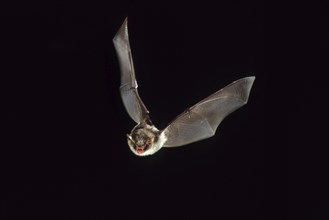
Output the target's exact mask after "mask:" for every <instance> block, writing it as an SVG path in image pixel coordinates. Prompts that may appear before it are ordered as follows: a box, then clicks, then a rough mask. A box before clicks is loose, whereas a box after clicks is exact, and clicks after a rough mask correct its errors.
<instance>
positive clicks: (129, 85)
mask: <svg viewBox="0 0 329 220" xmlns="http://www.w3.org/2000/svg"><path fill="white" fill-rule="evenodd" d="M127 25H128V19H127V18H126V19H125V21H124V22H123V24H122V26H121V27H120V29H119V31H118V32H117V34H116V35H115V37H114V38H113V43H114V47H115V50H116V52H117V55H118V59H119V66H120V71H121V85H120V92H121V98H122V101H123V104H124V106H125V108H126V110H127V112H128V114H129V116H130V117H131V118H132V119H133V120H134V121H135V122H136V123H140V122H142V121H143V120H145V119H148V117H149V116H148V110H147V109H146V107H145V105H144V103H143V101H142V100H141V98H140V97H139V95H138V91H137V86H138V85H137V81H136V77H135V70H134V65H133V59H132V55H131V49H130V44H129V37H128V26H127Z"/></svg>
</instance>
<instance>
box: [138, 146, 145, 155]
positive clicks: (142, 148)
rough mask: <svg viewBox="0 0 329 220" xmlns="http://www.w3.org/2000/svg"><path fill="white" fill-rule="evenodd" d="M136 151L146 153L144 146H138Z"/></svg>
mask: <svg viewBox="0 0 329 220" xmlns="http://www.w3.org/2000/svg"><path fill="white" fill-rule="evenodd" d="M136 151H137V153H138V154H142V153H144V146H137V148H136Z"/></svg>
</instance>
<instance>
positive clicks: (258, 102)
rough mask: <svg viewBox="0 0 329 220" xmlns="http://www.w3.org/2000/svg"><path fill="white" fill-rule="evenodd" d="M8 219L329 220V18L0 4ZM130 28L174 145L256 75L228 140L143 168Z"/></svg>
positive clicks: (260, 7) (244, 8)
mask: <svg viewBox="0 0 329 220" xmlns="http://www.w3.org/2000/svg"><path fill="white" fill-rule="evenodd" d="M0 10H1V11H0V12H1V13H0V15H1V26H0V28H1V30H0V34H1V38H0V40H1V48H0V51H1V52H0V53H1V61H0V62H1V66H0V73H1V84H3V86H2V88H3V92H2V95H4V98H3V99H2V101H1V108H2V109H5V111H4V113H3V116H4V123H2V125H3V126H4V132H3V137H4V138H2V140H3V141H4V142H3V144H1V154H0V155H1V158H2V159H1V168H0V171H1V191H0V192H1V194H0V198H1V218H4V219H5V218H12V219H22V217H25V218H26V217H34V218H37V217H40V218H42V219H69V218H77V219H88V218H94V219H98V218H104V219H105V218H106V219H127V217H129V218H133V219H145V218H146V219H194V218H195V219H220V218H222V219H247V218H252V219H295V218H296V219H297V218H298V219H328V39H327V38H328V15H327V7H326V6H325V4H324V1H323V2H315V1H300V2H299V3H298V4H293V5H292V4H291V5H289V4H277V5H275V4H273V5H271V4H265V3H263V2H261V1H230V2H225V3H221V2H219V3H216V4H215V3H210V2H208V1H196V2H194V3H192V2H187V1H186V2H175V1H173V2H170V1H157V2H156V1H154V2H151V3H149V2H146V1H139V2H137V1H117V2H115V1H104V2H93V3H88V4H84V3H76V4H68V3H65V4H64V3H56V2H48V3H37V2H34V3H16V4H14V3H11V4H5V3H1V7H0ZM126 16H129V35H130V43H131V47H132V52H133V58H134V64H135V68H136V73H137V78H138V82H139V93H140V95H141V97H142V99H143V101H144V103H145V104H146V105H147V107H148V109H149V110H150V112H151V119H152V121H153V122H154V123H155V125H157V126H158V127H159V128H160V129H161V128H164V126H165V125H166V124H167V123H168V122H169V121H170V120H171V119H173V118H174V117H175V116H176V115H177V114H179V113H181V112H182V111H183V110H184V109H185V108H186V107H188V106H191V105H193V104H195V103H196V102H197V101H199V100H200V99H202V98H204V97H206V96H207V95H209V94H211V93H213V92H215V91H216V90H218V89H220V88H222V87H224V86H225V85H227V84H229V83H230V82H232V81H234V80H237V79H239V78H242V77H245V76H250V75H255V76H256V81H255V84H254V86H253V88H252V91H251V94H250V99H249V103H248V104H247V105H246V106H244V107H243V108H241V109H239V110H238V111H236V112H234V113H233V114H232V115H230V116H229V117H228V118H227V119H226V120H225V121H223V123H222V124H221V125H220V127H219V129H218V132H217V134H216V135H215V136H214V137H213V138H211V139H208V140H205V141H201V142H197V143H194V144H191V145H189V146H187V147H182V148H175V149H162V150H160V151H159V152H158V153H156V154H155V155H153V156H150V157H143V158H140V157H136V156H135V155H133V154H132V153H131V152H130V150H129V148H128V145H127V143H126V133H129V132H130V130H131V129H132V128H133V126H134V122H133V121H132V120H131V119H130V118H129V117H128V114H127V113H126V112H125V109H124V107H123V104H122V102H121V98H120V94H119V89H118V87H119V84H120V73H119V67H118V62H117V57H116V54H115V51H114V47H113V45H112V38H113V36H114V35H115V33H116V31H117V30H118V28H119V27H120V25H121V24H122V22H123V20H124V18H125V17H126Z"/></svg>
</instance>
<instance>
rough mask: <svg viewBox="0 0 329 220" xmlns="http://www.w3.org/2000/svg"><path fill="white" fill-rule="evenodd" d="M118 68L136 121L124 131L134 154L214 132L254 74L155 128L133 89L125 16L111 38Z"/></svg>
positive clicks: (241, 100) (242, 100) (243, 98)
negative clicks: (127, 130) (164, 124)
mask: <svg viewBox="0 0 329 220" xmlns="http://www.w3.org/2000/svg"><path fill="white" fill-rule="evenodd" d="M113 43H114V47H115V50H116V53H117V56H118V60H119V67H120V71H121V85H120V93H121V98H122V101H123V104H124V106H125V108H126V110H127V112H128V114H129V116H130V117H131V118H132V119H133V120H134V121H135V122H136V123H137V125H136V126H135V127H134V128H133V129H132V131H131V133H130V134H127V140H128V145H129V147H130V149H131V151H132V152H133V153H134V154H135V155H137V156H147V155H152V154H154V153H156V152H157V151H159V150H160V149H161V148H162V147H179V146H183V145H187V144H190V143H193V142H196V141H200V140H203V139H206V138H209V137H212V136H214V135H215V132H216V129H217V127H218V126H219V124H220V123H221V122H222V121H223V119H224V118H225V117H226V116H228V115H229V114H230V113H232V112H233V111H235V110H237V109H238V108H240V107H242V106H243V105H245V104H246V103H247V102H248V98H249V93H250V90H251V87H252V85H253V82H254V80H255V77H254V76H250V77H245V78H242V79H239V80H237V81H234V82H233V83H231V84H229V85H227V86H226V87H224V88H222V89H220V90H219V91H217V92H215V93H213V94H212V95H210V96H208V97H207V98H205V99H203V100H201V101H200V102H198V103H197V104H195V105H194V106H192V107H190V108H188V109H186V110H185V111H184V112H183V113H181V114H180V115H178V116H177V117H176V118H175V119H174V120H173V121H172V122H170V123H169V124H168V125H167V127H166V128H164V129H163V130H159V129H158V128H156V127H155V126H154V125H153V123H152V122H151V119H150V116H149V111H148V110H147V108H146V107H145V105H144V103H143V101H142V99H141V98H140V96H139V94H138V91H137V86H138V85H137V81H136V76H135V69H134V65H133V59H132V54H131V49H130V44H129V37H128V19H127V18H126V19H125V20H124V22H123V24H122V26H121V27H120V29H119V30H118V32H117V34H116V35H115V37H114V38H113Z"/></svg>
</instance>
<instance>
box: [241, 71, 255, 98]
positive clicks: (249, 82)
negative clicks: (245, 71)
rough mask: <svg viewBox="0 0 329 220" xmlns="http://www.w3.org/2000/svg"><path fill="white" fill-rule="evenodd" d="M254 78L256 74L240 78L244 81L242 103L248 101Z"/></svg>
mask: <svg viewBox="0 0 329 220" xmlns="http://www.w3.org/2000/svg"><path fill="white" fill-rule="evenodd" d="M255 79H256V76H248V77H245V78H242V79H241V80H244V81H245V85H244V93H245V97H244V99H243V101H244V104H247V103H248V100H249V94H250V91H251V87H252V85H253V84H254V81H255Z"/></svg>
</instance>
